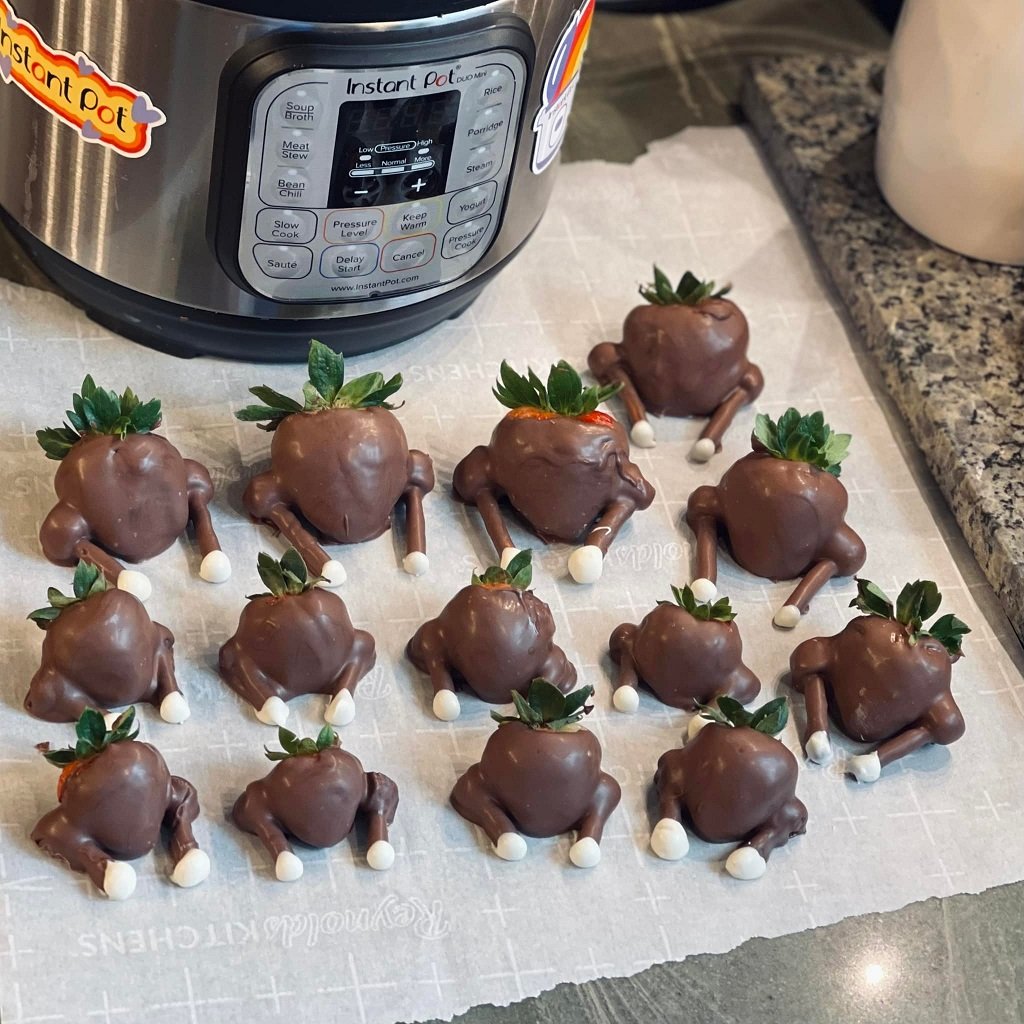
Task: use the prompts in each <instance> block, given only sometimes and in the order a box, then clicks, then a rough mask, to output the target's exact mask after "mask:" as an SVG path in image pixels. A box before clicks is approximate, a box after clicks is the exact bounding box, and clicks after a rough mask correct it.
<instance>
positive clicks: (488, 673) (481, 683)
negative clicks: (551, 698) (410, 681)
mask: <svg viewBox="0 0 1024 1024" xmlns="http://www.w3.org/2000/svg"><path fill="white" fill-rule="evenodd" d="M554 635H555V621H554V619H553V618H552V616H551V609H550V608H548V606H547V605H546V604H545V603H544V602H543V601H542V600H541V599H540V598H539V597H537V596H536V595H535V594H534V593H533V591H532V590H526V591H523V590H517V589H516V588H514V587H511V586H505V585H491V586H473V585H471V586H468V587H463V588H462V590H460V591H459V592H458V593H457V594H456V595H455V596H454V597H453V598H452V599H451V600H450V601H449V602H448V604H446V605H445V607H444V608H443V609H442V610H441V614H440V615H438V617H437V618H436V619H431V620H430V621H428V622H425V623H424V624H423V625H422V626H420V628H419V629H418V630H417V631H416V635H415V636H414V637H413V638H412V639H411V640H410V641H409V645H408V647H407V649H406V653H407V654H408V656H409V660H410V661H412V663H413V664H414V665H415V666H416V667H417V668H418V669H419V670H420V671H421V672H428V673H431V675H434V674H435V673H436V672H437V670H438V668H441V670H442V671H448V672H450V674H451V677H452V679H453V681H454V682H457V683H461V684H464V685H465V686H467V687H468V688H469V689H470V690H471V691H472V692H473V693H475V694H476V695H477V696H478V697H479V698H480V699H481V700H484V701H487V702H489V703H491V704H505V703H507V702H508V701H509V699H510V694H511V693H512V691H513V690H518V691H519V692H520V693H522V694H523V695H524V696H525V694H526V691H527V690H528V689H529V686H530V683H531V682H532V681H533V680H534V679H536V678H538V677H541V678H543V679H546V680H547V681H548V682H549V683H552V684H553V685H554V686H557V687H558V688H559V689H560V690H562V691H563V692H568V691H569V690H571V689H572V687H573V685H574V684H575V682H576V669H575V668H574V667H573V665H572V663H571V662H569V661H568V660H567V659H566V657H565V652H564V651H562V649H561V648H560V647H558V646H557V645H556V644H555V643H554V642H553V638H554Z"/></svg>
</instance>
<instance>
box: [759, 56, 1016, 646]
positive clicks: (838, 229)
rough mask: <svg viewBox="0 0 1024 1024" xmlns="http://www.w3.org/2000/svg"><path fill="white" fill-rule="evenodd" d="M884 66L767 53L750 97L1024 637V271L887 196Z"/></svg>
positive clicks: (801, 208) (785, 177)
mask: <svg viewBox="0 0 1024 1024" xmlns="http://www.w3.org/2000/svg"><path fill="white" fill-rule="evenodd" d="M882 74H883V66H882V64H881V63H879V62H878V61H877V60H872V59H870V58H829V59H817V58H807V57H800V58H778V59H772V60H762V61H757V62H755V63H753V64H752V65H751V67H750V68H749V70H748V73H747V78H746V81H745V83H744V90H743V104H744V109H745V111H746V113H747V115H748V117H749V118H750V120H751V122H752V125H753V128H754V131H755V133H756V135H757V137H758V138H759V140H760V142H761V144H762V146H763V148H764V151H765V154H766V157H767V160H768V162H769V163H770V164H771V166H772V167H773V168H774V170H775V171H776V173H777V174H778V176H779V178H780V179H781V181H782V184H783V186H784V187H785V189H786V191H787V192H788V194H789V198H790V200H791V201H792V203H793V205H794V207H795V208H796V210H797V212H798V214H799V215H800V217H801V219H802V220H803V222H804V224H805V226H806V228H807V230H808V233H809V235H810V238H811V239H812V241H813V242H814V244H815V245H816V247H817V249H818V252H819V254H820V256H821V259H822V261H823V262H824V265H825V267H826V268H827V270H828V273H829V274H830V276H831V278H832V280H833V282H834V284H835V286H836V288H837V289H838V291H839V294H840V295H841V296H842V298H843V300H844V302H845V303H846V305H847V307H848V309H849V312H850V314H851V316H852V319H853V321H854V323H855V324H856V325H857V326H858V327H859V328H860V330H861V332H862V338H863V340H864V342H865V343H866V346H867V348H868V350H869V351H870V352H871V353H872V354H873V355H874V357H875V359H876V361H877V362H878V365H879V367H880V370H881V373H882V377H883V379H884V381H885V384H886V386H887V388H888V389H889V391H890V392H891V394H892V396H893V398H894V399H895V401H896V403H897V404H898V406H899V408H900V410H901V412H902V413H903V416H904V417H905V418H906V420H907V422H908V424H909V427H910V430H911V433H912V435H913V437H914V440H915V441H916V442H917V444H918V445H919V446H920V448H921V449H922V451H923V452H924V455H925V458H926V459H927V462H928V465H929V468H930V469H931V471H932V473H933V474H934V475H935V478H936V480H937V482H938V484H939V486H940V488H941V489H942V491H943V493H944V495H945V497H946V499H947V500H948V501H949V503H950V505H951V506H952V508H953V511H954V514H955V515H956V518H957V521H958V522H959V524H960V527H961V529H962V530H963V531H964V534H965V536H966V537H967V540H968V542H969V543H970V545H971V547H972V548H973V550H974V553H975V555H976V556H977V558H978V561H979V563H980V564H981V566H982V568H983V569H984V571H985V573H986V575H987V576H988V579H989V581H990V582H991V584H992V586H993V588H994V589H995V591H996V593H997V594H998V595H999V598H1000V600H1001V602H1002V604H1003V607H1004V608H1005V610H1006V613H1007V615H1008V616H1009V618H1010V621H1011V622H1012V624H1013V627H1014V629H1015V630H1016V631H1017V634H1018V636H1024V386H1022V383H1024V381H1022V378H1024V366H1022V363H1024V359H1022V351H1024V346H1022V344H1021V338H1022V334H1024V271H1022V270H1021V269H1019V268H1012V267H1006V266H995V265H991V264H986V263H982V262H980V261H975V260H969V259H966V258H964V257H961V256H958V255H956V254H954V253H951V252H949V251H948V250H945V249H941V248H940V247H938V246H936V245H934V244H933V243H931V242H929V241H928V240H927V239H925V238H924V237H922V236H921V235H919V234H917V232H915V231H913V230H912V229H911V228H909V227H908V226H907V225H905V224H904V223H903V222H902V221H900V220H899V219H898V218H897V217H896V216H895V215H894V214H893V212H892V211H891V210H890V209H889V207H888V206H887V205H886V204H885V201H884V200H883V199H882V196H881V194H880V193H879V191H878V188H877V186H876V184H875V177H874V170H873V154H874V137H875V131H876V126H877V118H878V112H879V108H880V104H881V91H880V85H881V81H882ZM925 568H926V567H922V571H924V569H925Z"/></svg>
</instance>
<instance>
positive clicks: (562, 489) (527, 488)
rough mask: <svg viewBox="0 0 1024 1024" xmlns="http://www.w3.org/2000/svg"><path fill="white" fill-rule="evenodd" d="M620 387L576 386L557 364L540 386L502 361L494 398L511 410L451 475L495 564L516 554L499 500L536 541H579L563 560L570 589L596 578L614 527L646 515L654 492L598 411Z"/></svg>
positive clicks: (566, 368)
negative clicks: (472, 508)
mask: <svg viewBox="0 0 1024 1024" xmlns="http://www.w3.org/2000/svg"><path fill="white" fill-rule="evenodd" d="M618 389H619V386H618V385H615V386H613V387H596V386H595V387H589V388H584V387H583V382H582V381H581V380H580V376H579V374H578V373H577V372H576V371H575V370H574V369H573V368H572V367H571V366H570V365H569V364H568V363H566V362H565V361H564V360H563V361H561V362H559V363H557V364H556V365H555V366H552V367H551V372H550V373H549V375H548V380H547V384H546V385H545V384H544V383H543V382H542V381H541V380H540V378H539V377H538V376H537V375H536V374H535V373H534V372H533V371H532V370H529V371H528V372H527V376H525V377H523V376H520V375H519V374H518V373H516V372H515V371H514V370H513V369H512V368H511V367H510V366H509V365H508V363H502V364H501V376H500V379H499V381H498V384H497V386H496V387H495V388H494V395H495V397H496V398H497V399H498V401H499V402H501V404H502V405H504V406H507V407H508V409H509V410H510V411H509V412H508V413H506V414H505V416H504V418H503V419H502V420H501V421H500V422H499V423H498V425H497V426H496V427H495V428H494V432H493V433H492V434H491V440H490V443H489V444H487V445H480V446H478V447H476V448H474V449H473V451H471V452H470V453H469V455H467V456H466V457H465V458H464V459H463V460H462V461H461V462H460V463H459V464H458V466H456V468H455V478H454V485H455V494H456V496H457V497H458V498H460V499H461V500H462V501H465V502H466V503H468V504H470V505H476V507H477V508H478V509H479V510H480V515H481V517H482V519H483V521H484V527H485V529H486V530H487V534H488V536H489V537H490V539H491V542H492V543H493V544H494V547H495V549H496V550H497V552H498V554H499V556H500V558H501V564H502V565H508V563H509V561H511V559H512V558H514V557H515V555H516V554H517V553H518V551H517V549H516V548H515V546H514V545H513V543H512V538H511V537H510V536H509V532H508V528H507V526H506V525H505V521H504V519H503V518H502V513H501V509H500V508H499V504H498V503H499V501H501V500H502V499H505V500H507V501H508V503H509V504H510V505H511V506H512V508H513V509H515V511H516V512H517V513H518V514H519V515H520V516H521V517H522V519H523V521H524V522H525V523H526V525H527V526H528V527H529V528H530V529H531V530H532V531H533V532H534V533H536V534H537V536H538V537H540V538H541V540H543V541H545V542H550V541H554V540H559V541H565V542H567V543H580V542H582V545H581V546H580V547H577V548H576V550H575V551H573V552H572V554H571V555H570V556H569V573H570V575H571V576H572V578H573V579H574V580H576V581H577V582H578V583H593V582H595V581H596V580H598V579H599V578H600V576H601V571H602V568H603V563H604V556H605V555H606V554H607V553H608V549H609V548H610V547H611V545H612V542H613V541H614V540H615V538H616V536H617V535H618V533H619V531H620V530H621V529H622V527H623V525H624V524H625V523H626V521H627V520H628V519H629V517H630V516H631V515H632V514H633V513H634V512H635V511H637V510H638V509H645V508H648V507H649V506H650V504H651V502H652V501H653V500H654V488H653V487H652V486H651V485H650V484H649V483H648V482H647V481H646V480H645V479H644V477H643V475H642V474H641V472H640V470H639V469H638V468H637V467H636V466H635V465H634V464H633V463H632V462H631V461H630V459H629V441H628V439H627V438H626V434H625V431H623V429H622V427H621V426H620V425H619V424H618V423H616V421H615V420H614V419H612V417H611V416H609V415H607V414H606V413H603V412H599V411H598V409H597V407H598V405H599V404H600V403H601V402H604V401H606V400H607V399H608V398H609V397H610V396H611V395H613V394H615V393H616V392H617V391H618Z"/></svg>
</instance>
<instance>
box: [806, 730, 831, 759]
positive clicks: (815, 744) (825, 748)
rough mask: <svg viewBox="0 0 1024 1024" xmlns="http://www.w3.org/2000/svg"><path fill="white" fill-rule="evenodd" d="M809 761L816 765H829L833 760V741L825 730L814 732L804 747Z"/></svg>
mask: <svg viewBox="0 0 1024 1024" xmlns="http://www.w3.org/2000/svg"><path fill="white" fill-rule="evenodd" d="M804 752H805V753H806V754H807V759H808V760H809V761H813V762H814V763H815V764H828V763H829V762H830V761H831V760H832V741H831V740H830V739H829V738H828V733H827V732H825V730H824V729H819V730H818V731H817V732H812V733H811V735H810V736H808V737H807V745H806V746H805V747H804Z"/></svg>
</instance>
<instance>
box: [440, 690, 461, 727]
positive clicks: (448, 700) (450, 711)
mask: <svg viewBox="0 0 1024 1024" xmlns="http://www.w3.org/2000/svg"><path fill="white" fill-rule="evenodd" d="M433 707H434V714H435V715H436V716H437V717H438V718H440V719H441V721H442V722H454V721H455V719H456V718H458V717H459V715H460V713H461V712H462V705H461V704H459V698H458V697H457V696H456V695H455V694H454V693H452V691H451V690H438V692H437V693H435V694H434V704H433Z"/></svg>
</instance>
